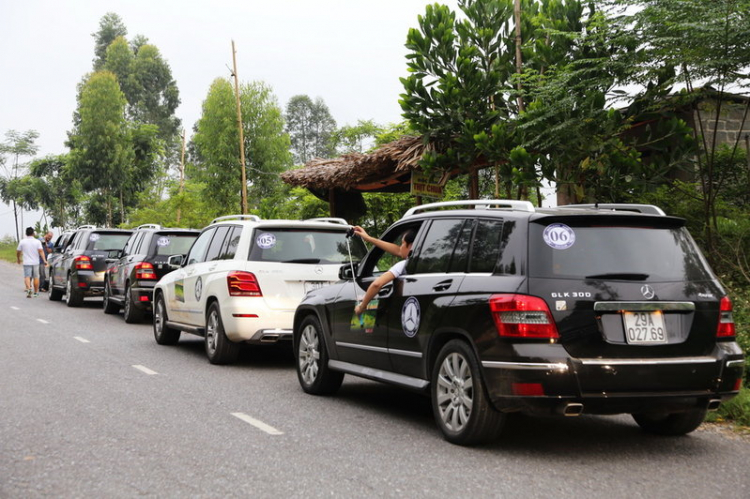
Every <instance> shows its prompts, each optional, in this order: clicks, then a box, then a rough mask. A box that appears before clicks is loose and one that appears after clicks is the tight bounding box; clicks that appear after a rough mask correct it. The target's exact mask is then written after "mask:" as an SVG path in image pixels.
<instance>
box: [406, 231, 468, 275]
mask: <svg viewBox="0 0 750 499" xmlns="http://www.w3.org/2000/svg"><path fill="white" fill-rule="evenodd" d="M463 225H464V221H463V220H456V219H450V220H435V221H433V222H432V224H430V227H429V229H428V231H427V235H426V236H425V238H424V240H423V241H422V244H421V245H420V249H419V257H418V259H417V263H416V267H415V268H414V273H415V274H432V273H438V272H448V268H449V266H450V263H451V257H452V256H453V249H454V247H455V246H456V242H457V241H458V240H459V238H460V237H459V236H460V235H461V228H462V227H463Z"/></svg>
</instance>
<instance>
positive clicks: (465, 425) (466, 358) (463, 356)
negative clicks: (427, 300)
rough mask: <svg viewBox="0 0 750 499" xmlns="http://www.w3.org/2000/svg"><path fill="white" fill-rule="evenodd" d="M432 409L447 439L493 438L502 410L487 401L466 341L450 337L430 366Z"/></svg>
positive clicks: (499, 426) (482, 440)
mask: <svg viewBox="0 0 750 499" xmlns="http://www.w3.org/2000/svg"><path fill="white" fill-rule="evenodd" d="M430 392H431V395H432V412H433V415H434V416H435V421H436V422H437V425H438V427H439V428H440V431H441V432H442V433H443V436H444V437H445V439H446V440H448V441H449V442H451V443H454V444H458V445H476V444H480V443H487V442H491V441H492V440H495V439H496V438H497V437H498V436H499V434H500V431H501V430H502V427H503V424H504V423H505V418H506V416H505V414H503V413H501V412H499V411H497V410H496V409H495V408H494V407H492V405H491V404H490V402H489V399H488V397H487V392H486V390H485V387H484V382H483V381H482V376H481V372H480V370H479V363H478V362H477V360H476V357H475V356H474V352H473V351H472V350H471V348H470V347H469V345H467V344H466V342H464V341H461V340H451V341H449V342H448V343H446V345H445V346H444V347H443V348H442V349H441V350H440V353H439V354H438V356H437V359H436V361H435V364H434V366H433V369H432V383H431V387H430Z"/></svg>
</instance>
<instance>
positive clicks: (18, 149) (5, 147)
mask: <svg viewBox="0 0 750 499" xmlns="http://www.w3.org/2000/svg"><path fill="white" fill-rule="evenodd" d="M38 138H39V133H38V132H37V131H36V130H27V131H26V132H23V133H20V132H17V131H16V130H8V131H7V132H6V133H5V142H3V143H0V154H2V155H3V156H4V155H9V156H10V157H11V164H10V166H8V165H7V164H6V161H5V160H4V159H3V162H2V163H0V164H1V165H2V166H3V174H4V179H3V180H4V182H3V186H2V190H1V191H0V197H1V198H2V200H3V201H4V202H6V203H8V202H9V203H11V204H12V205H13V218H14V220H15V225H16V240H17V241H18V240H20V233H19V230H18V210H17V206H16V204H17V202H19V201H22V200H23V198H24V196H25V195H24V194H23V193H22V190H21V189H20V188H18V186H17V185H16V186H15V187H14V185H13V184H17V183H18V182H17V179H18V178H19V177H20V176H23V174H24V173H25V172H24V168H25V164H24V163H22V162H21V157H23V156H33V155H35V154H36V152H37V151H38V150H39V146H37V145H36V144H34V141H35V140H36V139H38ZM9 183H11V184H10V185H9Z"/></svg>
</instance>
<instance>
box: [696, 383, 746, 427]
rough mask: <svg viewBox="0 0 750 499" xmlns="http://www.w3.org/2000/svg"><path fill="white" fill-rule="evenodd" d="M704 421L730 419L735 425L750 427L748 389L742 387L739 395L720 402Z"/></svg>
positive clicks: (719, 421) (713, 421) (715, 421)
mask: <svg viewBox="0 0 750 499" xmlns="http://www.w3.org/2000/svg"><path fill="white" fill-rule="evenodd" d="M706 421H709V422H712V423H721V422H724V421H731V422H733V423H734V424H735V425H739V426H745V427H750V389H748V388H742V389H741V390H740V394H739V395H737V396H736V397H734V398H733V399H732V400H730V401H728V402H724V403H723V404H721V406H719V410H718V411H716V412H710V413H709V414H708V417H707V418H706Z"/></svg>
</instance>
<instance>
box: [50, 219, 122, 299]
mask: <svg viewBox="0 0 750 499" xmlns="http://www.w3.org/2000/svg"><path fill="white" fill-rule="evenodd" d="M130 233H131V231H129V230H121V229H101V228H96V227H94V226H93V225H84V226H82V227H79V228H78V230H76V231H75V233H74V234H73V236H72V237H71V238H70V239H69V241H68V243H67V245H66V246H65V247H64V248H63V249H62V254H61V256H60V257H59V258H56V259H53V263H52V265H51V266H50V270H49V274H50V277H49V282H50V289H49V299H50V300H52V301H60V300H61V299H62V297H63V295H64V296H65V302H66V303H67V305H68V306H69V307H77V306H79V305H81V303H83V299H84V298H85V297H86V296H101V295H102V294H103V292H104V273H105V271H106V270H107V262H106V260H107V258H111V257H114V256H116V255H117V254H119V252H120V250H122V247H123V246H124V245H125V242H126V241H127V240H128V238H129V237H130Z"/></svg>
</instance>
